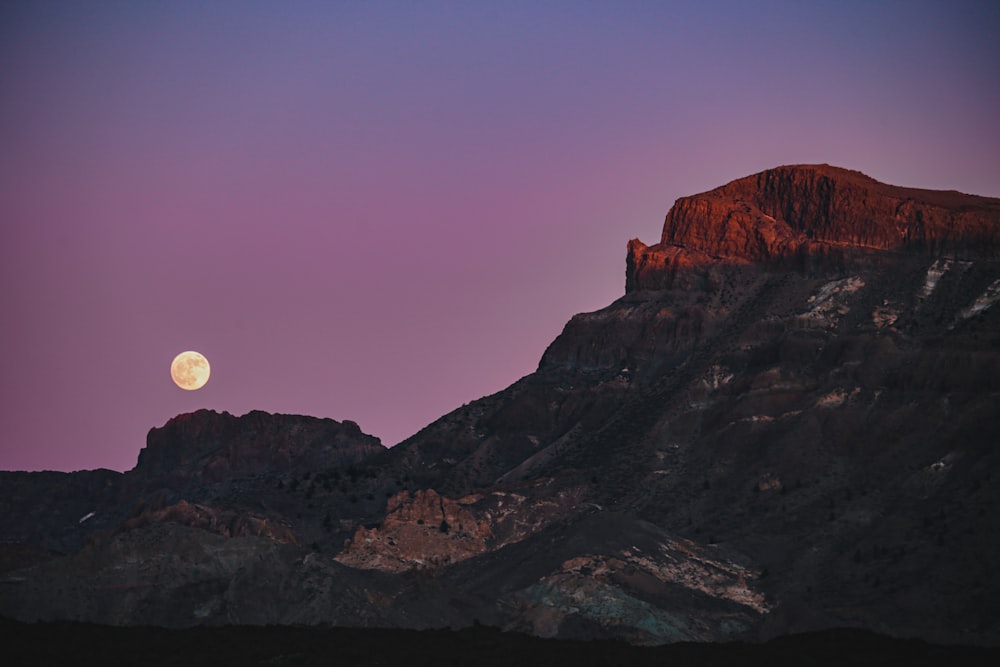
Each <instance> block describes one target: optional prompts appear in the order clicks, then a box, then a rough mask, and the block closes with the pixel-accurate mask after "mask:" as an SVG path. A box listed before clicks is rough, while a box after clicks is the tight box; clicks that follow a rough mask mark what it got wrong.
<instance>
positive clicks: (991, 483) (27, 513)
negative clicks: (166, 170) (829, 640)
mask: <svg viewBox="0 0 1000 667" xmlns="http://www.w3.org/2000/svg"><path fill="white" fill-rule="evenodd" d="M998 239H1000V200H997V199H988V198H983V197H974V196H970V195H963V194H959V193H955V192H937V191H930V190H915V189H907V188H900V187H895V186H889V185H884V184H881V183H878V182H876V181H874V180H872V179H870V178H868V177H867V176H864V175H863V174H860V173H858V172H852V171H848V170H844V169H838V168H835V167H829V166H825V165H821V166H794V167H779V168H776V169H771V170H768V171H764V172H761V173H760V174H756V175H754V176H749V177H747V178H743V179H739V180H737V181H733V182H732V183H729V184H728V185H724V186H722V187H720V188H717V189H715V190H712V191H710V192H707V193H704V194H700V195H694V196H692V197H686V198H682V199H680V200H678V202H677V203H676V204H675V205H674V207H673V208H672V209H671V210H670V212H669V213H668V214H667V218H666V221H665V224H664V230H663V235H662V237H661V239H660V242H659V243H657V244H655V245H652V246H646V245H645V244H642V243H641V242H639V241H632V242H630V243H629V252H628V256H627V261H626V267H627V273H626V290H625V292H626V293H625V294H624V295H623V296H622V297H621V298H620V299H618V300H616V301H615V302H614V303H612V304H610V305H608V306H607V307H606V308H603V309H601V310H598V311H596V312H593V313H582V314H579V315H576V316H575V317H573V318H572V319H571V320H570V321H569V322H568V323H567V324H566V327H565V328H564V330H563V332H562V333H561V334H560V335H559V336H558V338H556V340H555V341H553V342H552V344H551V345H550V346H549V347H548V349H546V350H545V352H544V354H543V355H542V358H541V360H540V362H539V366H538V369H537V371H536V372H534V373H532V374H531V375H529V376H526V377H524V378H522V379H521V380H519V381H517V382H515V383H514V384H513V385H511V386H510V387H508V388H507V389H504V390H503V391H500V392H498V393H496V394H494V395H491V396H487V397H484V398H481V399H479V400H476V401H473V402H471V403H469V404H467V405H464V406H462V407H461V408H458V409H457V410H455V411H453V412H451V413H449V414H447V415H445V416H443V417H441V418H440V419H438V420H437V421H435V422H434V423H433V424H430V425H429V426H427V427H426V428H425V429H423V430H422V431H420V432H419V433H417V434H415V435H414V436H412V437H411V438H409V439H408V440H406V441H404V442H403V443H401V444H400V445H398V446H396V447H394V448H392V449H389V450H386V449H384V448H382V447H381V445H380V444H379V443H378V442H377V440H376V439H375V438H372V437H371V436H367V435H365V434H364V433H362V432H361V430H360V429H359V428H358V427H357V426H356V425H355V424H353V423H350V422H344V423H338V422H333V421H332V420H317V419H314V418H306V417H292V416H287V415H284V416H283V415H266V414H265V413H251V414H250V415H245V416H243V417H232V416H230V415H217V414H215V413H211V412H208V411H201V412H198V413H195V414H194V415H187V416H182V417H178V418H177V419H175V420H172V421H171V422H170V423H168V424H167V425H166V426H165V427H164V428H162V429H154V430H153V431H151V433H150V436H149V440H148V442H147V448H146V449H145V450H144V451H143V453H142V455H141V456H140V462H139V465H138V466H137V467H136V469H134V470H132V471H130V472H128V473H125V474H124V475H118V474H117V473H110V472H108V471H92V472H85V473H73V474H69V475H63V474H59V473H2V474H0V491H2V494H0V502H2V503H3V507H2V509H3V512H0V517H3V518H2V519H0V556H2V559H0V563H2V564H3V570H4V571H5V572H4V574H3V575H2V579H0V614H2V615H6V616H10V617H13V618H17V619H22V620H35V619H75V620H89V621H97V622H102V623H112V624H159V625H167V626H189V625H203V624H208V625H211V624H216V625H219V624H232V623H246V624H277V623H280V624H294V623H310V624H328V623H332V624H339V625H360V626H382V627H405V628H427V627H445V626H451V627H461V626H463V625H470V624H473V623H474V622H475V621H479V622H482V623H485V624H488V625H494V626H499V627H502V628H505V629H509V630H517V631H523V632H529V633H532V634H535V635H540V636H544V637H560V638H598V637H615V638H621V639H625V640H628V641H630V642H634V643H645V644H655V643H664V642H670V641H681V640H701V641H717V640H727V639H763V638H767V637H772V636H775V635H781V634H786V633H790V632H801V631H807V630H817V629H823V628H831V627H842V626H850V627H861V628H867V629H870V630H874V631H877V632H881V633H887V634H892V635H896V636H902V637H911V636H920V637H923V638H925V639H927V640H931V641H938V642H947V643H987V644H994V645H1000V620H998V619H1000V613H998V608H997V602H996V600H997V599H1000V598H998V593H1000V575H998V574H997V570H996V568H995V567H994V563H995V562H996V561H997V560H998V559H1000V543H998V541H997V539H996V536H997V533H996V527H995V524H996V518H995V517H996V515H997V513H998V512H1000V485H998V484H997V483H996V481H997V479H998V477H1000V459H998V456H997V453H996V446H995V443H996V436H995V434H996V433H997V432H1000V409H998V408H1000V308H997V307H996V302H997V301H1000V257H998Z"/></svg>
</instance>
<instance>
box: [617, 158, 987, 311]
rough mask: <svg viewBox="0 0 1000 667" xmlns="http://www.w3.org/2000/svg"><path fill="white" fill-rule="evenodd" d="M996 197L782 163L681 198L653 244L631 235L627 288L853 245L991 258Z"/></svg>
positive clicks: (851, 253) (853, 249) (853, 252)
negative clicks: (703, 269)
mask: <svg viewBox="0 0 1000 667" xmlns="http://www.w3.org/2000/svg"><path fill="white" fill-rule="evenodd" d="M998 230H1000V203H998V202H997V200H996V199H990V198H986V197H976V196H973V195H965V194H962V193H958V192H941V191H935V190H920V189H915V188H902V187H897V186H891V185H886V184H884V183H879V182H878V181H875V180H874V179H871V178H869V177H867V176H865V175H864V174H861V173H860V172H856V171H849V170H846V169H840V168H837V167H831V166H828V165H804V166H789V167H778V168H776V169H769V170H767V171H763V172H761V173H759V174H755V175H753V176H748V177H746V178H741V179H739V180H736V181H733V182H732V183H729V184H727V185H724V186H722V187H720V188H716V189H715V190H711V191H710V192H705V193H702V194H699V195H694V196H691V197H683V198H681V199H679V200H677V202H676V203H675V204H674V206H673V208H671V209H670V212H669V213H668V214H667V218H666V220H665V222H664V225H663V235H662V236H661V238H660V243H659V244H657V245H655V246H652V247H648V246H646V245H645V244H643V243H642V242H640V241H637V240H633V241H631V242H630V243H629V260H628V277H627V281H626V290H627V291H629V292H631V291H634V290H636V289H656V288H658V287H662V286H666V285H669V284H670V283H671V279H672V276H673V275H674V274H676V272H677V271H678V269H685V268H691V267H692V266H698V265H705V264H709V263H711V262H713V261H715V260H718V259H726V260H728V261H730V262H733V261H735V262H780V263H782V264H783V265H784V266H794V264H795V263H796V262H798V263H799V264H800V265H801V264H802V263H808V259H807V258H808V257H809V256H813V258H814V260H815V258H817V257H820V258H821V257H823V256H833V257H835V258H838V259H842V258H844V257H845V256H846V257H849V258H853V259H859V258H861V257H862V256H864V254H863V253H859V252H858V251H859V250H865V249H867V250H878V251H891V252H895V253H904V254H912V255H919V256H923V257H931V258H935V257H947V258H950V259H958V260H976V259H998V255H997V253H998V248H1000V231H998Z"/></svg>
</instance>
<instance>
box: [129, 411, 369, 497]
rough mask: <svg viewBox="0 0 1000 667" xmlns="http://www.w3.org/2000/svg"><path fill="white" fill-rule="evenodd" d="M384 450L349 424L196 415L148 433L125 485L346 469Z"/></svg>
mask: <svg viewBox="0 0 1000 667" xmlns="http://www.w3.org/2000/svg"><path fill="white" fill-rule="evenodd" d="M384 450H385V448H384V447H383V446H382V444H381V442H380V441H379V439H378V438H376V437H373V436H370V435H366V434H364V433H362V432H361V429H360V428H359V427H358V425H357V424H355V423H354V422H350V421H345V422H342V423H341V422H336V421H334V420H332V419H318V418H316V417H305V416H300V415H281V414H269V413H267V412H261V411H253V412H249V413H247V414H245V415H243V416H241V417H235V416H233V415H231V414H229V413H228V412H223V413H217V412H214V411H212V410H198V411H197V412H193V413H190V414H182V415H178V416H176V417H174V418H173V419H171V420H170V421H168V422H167V423H166V424H164V425H163V426H162V427H160V428H153V429H151V430H150V431H149V434H148V435H147V437H146V447H145V448H143V449H142V451H140V452H139V462H138V463H137V464H136V467H135V468H134V469H133V470H132V471H130V472H129V473H128V482H129V483H130V484H132V485H139V486H142V487H145V488H152V487H163V486H166V487H170V488H175V489H179V488H183V487H184V486H185V485H187V484H191V483H195V484H209V483H213V482H219V481H221V480H225V479H229V478H235V477H244V476H247V475H253V474H257V473H261V472H285V471H289V470H293V469H294V470H316V469H324V468H329V467H334V466H346V465H349V464H352V463H358V462H359V461H362V460H364V459H366V458H369V457H371V456H374V455H377V454H380V453H381V452H383V451H384Z"/></svg>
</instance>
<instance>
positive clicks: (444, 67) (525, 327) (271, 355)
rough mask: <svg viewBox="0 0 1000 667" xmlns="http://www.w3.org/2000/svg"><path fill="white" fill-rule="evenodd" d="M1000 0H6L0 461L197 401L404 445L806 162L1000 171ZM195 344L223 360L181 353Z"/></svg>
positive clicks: (974, 179) (64, 455)
mask: <svg viewBox="0 0 1000 667" xmlns="http://www.w3.org/2000/svg"><path fill="white" fill-rule="evenodd" d="M998 25H1000V4H998V3H996V2H989V1H987V2H954V1H949V2H944V1H942V2H935V3H929V2H881V3H868V2H865V3H852V2H822V3H819V2H817V3H803V2H799V1H795V2H784V3H776V2H753V3H750V2H743V1H740V2H731V3H724V2H714V3H713V2H692V3H682V2H631V3H629V2H620V1H616V2H579V1H573V2H547V3H546V2H523V3H522V2H511V1H505V2H502V3H500V2H497V3H485V2H483V3H480V2H426V3H415V2H391V3H390V2H372V3H368V2H365V3H362V2H334V1H330V2H320V1H317V2H280V3H279V2H248V1H240V2H236V1H233V2H222V1H216V2H181V1H178V2H161V3H152V2H149V3H146V2H134V1H125V2H99V3H53V2H44V3H43V2H32V3H26V2H7V3H3V4H2V8H0V344H2V348H3V350H4V351H5V359H4V364H3V369H2V372H0V469H29V470H31V469H45V468H47V469H55V470H75V469H82V468H97V467H105V468H112V469H116V470H124V469H128V468H131V467H132V466H133V465H134V464H135V461H136V456H137V454H138V451H139V449H140V448H141V447H142V446H143V444H144V443H145V436H146V432H147V431H148V429H149V428H150V427H153V426H159V425H162V424H163V423H164V422H165V421H166V420H167V419H169V418H170V417H172V416H174V415H176V414H178V413H181V412H187V411H191V410H195V409H197V408H203V407H204V408H212V409H215V410H228V411H230V412H232V413H234V414H243V413H245V412H247V411H249V410H252V409H261V410H267V411H269V412H289V413H300V414H311V415H317V416H323V417H332V418H334V419H338V420H340V419H353V420H355V421H357V422H358V423H359V424H360V425H361V427H362V429H364V430H365V431H367V432H369V433H372V434H374V435H377V436H379V437H381V438H382V440H383V442H384V443H385V444H387V445H392V444H395V443H397V442H399V441H400V440H402V439H404V438H405V437H407V436H409V435H412V434H413V433H415V432H416V431H417V430H419V429H420V428H422V427H423V426H425V425H426V424H428V423H430V422H431V421H433V420H434V419H436V418H437V417H439V416H441V415H442V414H444V413H446V412H448V411H450V410H452V409H454V408H456V407H458V406H460V405H461V404H462V403H465V402H468V401H471V400H473V399H476V398H478V397H480V396H483V395H485V394H489V393H493V392H495V391H498V390H500V389H502V388H503V387H505V386H507V385H508V384H510V383H511V382H513V381H514V380H516V379H517V378H519V377H521V376H523V375H525V374H527V373H530V372H531V371H533V370H534V369H535V367H536V364H537V362H538V359H539V357H540V356H541V354H542V352H543V350H544V349H545V346H546V345H547V344H548V343H549V342H550V341H551V340H552V339H553V338H554V337H555V336H556V335H557V334H558V333H559V332H560V331H561V329H562V327H563V325H564V324H565V322H566V321H567V320H568V319H569V318H570V316H572V315H573V314H574V313H577V312H581V311H587V310H595V309H597V308H600V307H603V306H605V305H607V304H608V303H610V302H611V301H612V300H614V299H615V298H617V297H618V296H620V295H621V294H622V293H623V291H624V279H625V274H624V270H625V244H626V242H627V241H628V239H629V238H632V237H639V238H641V239H643V240H644V241H646V242H648V243H652V242H654V241H656V240H657V239H658V238H659V234H660V227H661V224H662V220H663V216H664V214H665V213H666V211H667V209H668V208H669V207H670V205H671V204H672V203H673V201H674V199H676V198H677V197H679V196H683V195H688V194H694V193H696V192H701V191H704V190H707V189H710V188H713V187H715V186H718V185H721V184H723V183H725V182H727V181H729V180H732V179H734V178H738V177H741V176H745V175H748V174H751V173H754V172H757V171H760V170H762V169H766V168H768V167H773V166H776V165H779V164H789V163H800V162H828V163H831V164H836V165H839V166H844V167H849V168H853V169H860V170H861V171H864V172H865V173H867V174H869V175H871V176H873V177H875V178H877V179H879V180H882V181H885V182H890V183H894V184H899V185H908V186H916V187H931V188H941V189H951V188H954V189H958V190H962V191H965V192H971V193H975V194H983V195H991V196H1000V121H998V119H1000V42H998V40H997V39H996V32H997V26H998ZM186 349H195V350H198V351H200V352H202V353H204V354H205V355H206V356H207V357H208V358H209V360H210V361H211V363H212V379H211V381H210V382H209V383H208V385H207V386H206V387H205V388H204V389H202V390H199V391H196V392H184V391H182V390H180V389H178V388H176V387H175V386H174V385H173V384H172V383H171V380H170V376H169V364H170V361H171V359H173V357H174V355H175V354H177V353H178V352H180V351H182V350H186Z"/></svg>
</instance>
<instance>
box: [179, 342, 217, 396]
mask: <svg viewBox="0 0 1000 667" xmlns="http://www.w3.org/2000/svg"><path fill="white" fill-rule="evenodd" d="M211 374H212V369H211V367H210V366H209V365H208V359H206V358H205V356H204V355H203V354H201V353H200V352H194V351H193V350H188V351H187V352H181V353H180V354H178V355H177V356H176V357H174V360H173V362H172V363H171V364H170V377H171V378H173V380H174V384H176V385H177V386H178V387H180V388H181V389H186V390H188V391H194V390H195V389H201V388H202V387H204V386H205V383H206V382H208V376H209V375H211Z"/></svg>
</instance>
